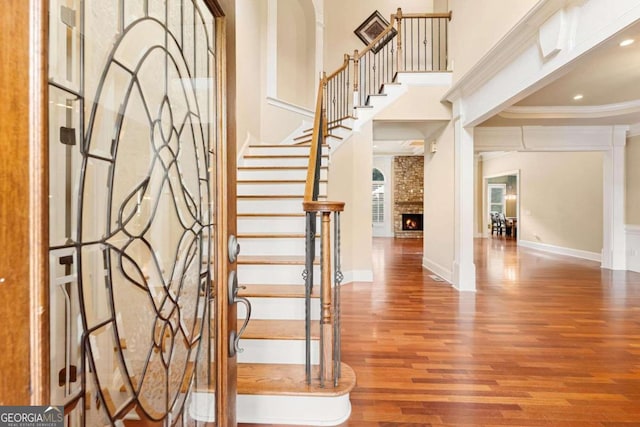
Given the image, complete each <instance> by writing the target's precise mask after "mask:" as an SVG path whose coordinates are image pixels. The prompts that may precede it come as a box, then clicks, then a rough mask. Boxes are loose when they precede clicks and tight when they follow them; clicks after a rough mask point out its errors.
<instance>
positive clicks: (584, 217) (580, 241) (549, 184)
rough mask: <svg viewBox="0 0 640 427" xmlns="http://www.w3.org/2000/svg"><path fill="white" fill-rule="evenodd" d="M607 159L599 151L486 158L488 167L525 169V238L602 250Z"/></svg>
mask: <svg viewBox="0 0 640 427" xmlns="http://www.w3.org/2000/svg"><path fill="white" fill-rule="evenodd" d="M602 164H603V154H602V153H600V152H571V153H513V154H508V155H505V156H502V157H499V158H494V159H490V160H486V161H484V162H483V173H484V175H485V176H492V175H493V176H495V175H499V174H501V173H504V172H510V171H514V170H519V171H520V218H519V219H518V233H519V238H520V239H521V240H527V241H531V242H535V243H543V244H548V245H554V246H560V247H564V248H571V249H578V250H583V251H588V252H594V253H600V252H601V251H602V221H603V220H602V211H603V206H602V197H603V196H602V185H603V184H602V177H603V170H602ZM477 208H478V209H482V208H481V207H479V206H478V207H477Z"/></svg>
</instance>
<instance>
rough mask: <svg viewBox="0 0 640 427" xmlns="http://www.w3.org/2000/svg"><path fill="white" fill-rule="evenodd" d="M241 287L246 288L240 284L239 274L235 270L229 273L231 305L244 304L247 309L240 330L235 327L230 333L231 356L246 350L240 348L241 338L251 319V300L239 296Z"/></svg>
mask: <svg viewBox="0 0 640 427" xmlns="http://www.w3.org/2000/svg"><path fill="white" fill-rule="evenodd" d="M240 289H245V286H238V275H237V273H236V272H235V271H231V273H229V295H228V297H229V305H233V304H235V303H239V304H244V306H245V308H246V311H247V317H246V318H245V319H244V323H243V324H242V327H241V328H240V332H237V333H236V331H235V329H234V330H232V331H231V333H230V334H229V357H233V356H235V355H236V354H237V353H242V352H243V351H244V349H242V348H240V339H241V338H242V334H243V333H244V330H245V329H247V325H248V324H249V320H251V302H249V300H248V299H247V298H245V297H240V296H238V292H239V291H240Z"/></svg>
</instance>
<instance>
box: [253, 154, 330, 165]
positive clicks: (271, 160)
mask: <svg viewBox="0 0 640 427" xmlns="http://www.w3.org/2000/svg"><path fill="white" fill-rule="evenodd" d="M243 159H244V161H243V166H309V159H308V158H307V157H284V156H283V157H279V156H278V157H244V158H243ZM327 160H328V159H327V158H326V157H322V163H321V165H322V166H327V163H328V162H327Z"/></svg>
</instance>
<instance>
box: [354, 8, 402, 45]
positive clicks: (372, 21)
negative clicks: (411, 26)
mask: <svg viewBox="0 0 640 427" xmlns="http://www.w3.org/2000/svg"><path fill="white" fill-rule="evenodd" d="M388 26H389V22H388V21H387V20H386V19H384V17H383V16H382V15H381V14H380V12H378V11H377V10H376V11H375V12H373V13H372V14H371V15H369V17H368V18H367V19H365V20H364V21H363V22H362V24H360V26H358V28H356V29H355V30H354V31H353V32H354V33H355V34H356V36H358V38H359V39H360V40H362V42H363V43H364V44H365V45H367V46H369V45H370V44H371V42H372V41H374V40H375V39H376V37H378V36H379V35H380V33H382V32H383V31H384V30H385V29H386V28H387V27H388ZM397 33H398V32H397V31H396V29H395V28H392V29H391V31H390V32H389V34H387V36H385V37H383V38H382V39H381V40H380V41H379V42H378V43H376V44H375V46H373V47H372V48H371V50H372V51H373V53H378V51H379V50H380V49H382V48H383V47H384V46H385V45H386V44H387V43H389V40H391V39H392V38H394V37H395V36H396V34H397Z"/></svg>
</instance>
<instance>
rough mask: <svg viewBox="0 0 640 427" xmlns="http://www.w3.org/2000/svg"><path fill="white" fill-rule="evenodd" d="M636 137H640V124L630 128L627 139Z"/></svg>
mask: <svg viewBox="0 0 640 427" xmlns="http://www.w3.org/2000/svg"><path fill="white" fill-rule="evenodd" d="M634 136H640V122H639V123H635V124H633V125H631V126H629V131H628V132H627V138H633V137H634Z"/></svg>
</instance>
